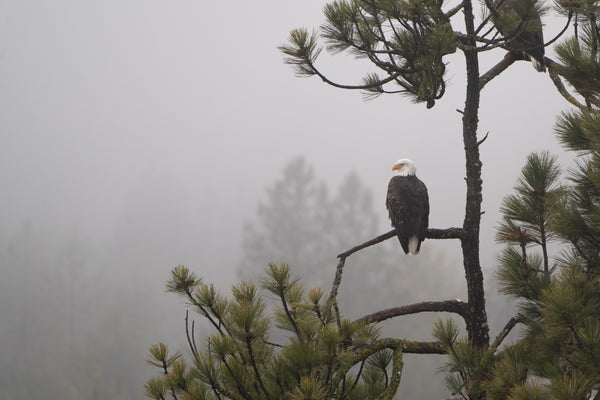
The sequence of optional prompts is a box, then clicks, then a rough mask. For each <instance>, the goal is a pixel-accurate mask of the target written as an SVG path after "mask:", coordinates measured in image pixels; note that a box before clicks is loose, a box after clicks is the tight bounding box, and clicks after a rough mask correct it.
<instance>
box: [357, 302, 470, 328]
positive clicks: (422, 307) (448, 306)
mask: <svg viewBox="0 0 600 400" xmlns="http://www.w3.org/2000/svg"><path fill="white" fill-rule="evenodd" d="M422 312H449V313H455V314H458V315H460V316H462V317H463V318H466V316H467V303H465V302H464V301H461V300H445V301H424V302H422V303H415V304H409V305H406V306H401V307H393V308H388V309H386V310H382V311H377V312H375V313H373V314H369V315H365V316H364V317H361V318H359V319H357V320H356V321H354V322H357V323H358V322H366V323H367V324H371V323H373V322H381V321H385V320H386V319H390V318H394V317H398V316H401V315H409V314H418V313H422Z"/></svg>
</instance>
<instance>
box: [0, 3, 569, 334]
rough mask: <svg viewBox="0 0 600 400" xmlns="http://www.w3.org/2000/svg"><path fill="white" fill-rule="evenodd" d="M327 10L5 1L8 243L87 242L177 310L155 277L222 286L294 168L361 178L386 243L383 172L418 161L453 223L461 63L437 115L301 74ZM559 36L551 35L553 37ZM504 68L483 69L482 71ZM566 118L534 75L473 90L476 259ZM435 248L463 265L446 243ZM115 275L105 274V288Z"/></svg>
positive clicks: (326, 64)
mask: <svg viewBox="0 0 600 400" xmlns="http://www.w3.org/2000/svg"><path fill="white" fill-rule="evenodd" d="M323 4H324V3H323V1H316V0H304V1H286V0H283V1H282V0H265V1H258V2H246V1H212V2H206V1H198V0H196V1H183V0H182V1H175V2H173V1H156V0H145V1H133V0H119V1H93V2H92V1H74V0H73V1H64V0H63V1H61V0H57V1H53V2H35V1H12V2H10V1H0V38H1V39H0V92H1V93H2V96H0V121H1V126H2V129H1V131H0V186H1V187H2V188H3V194H2V198H1V205H2V207H0V220H1V221H2V224H1V227H0V240H6V239H7V238H9V237H11V235H12V234H13V233H14V232H15V231H17V230H18V229H19V227H21V226H22V225H23V224H24V223H30V224H31V225H32V226H33V227H34V229H36V230H38V231H40V232H42V233H43V234H47V235H51V236H54V235H56V236H60V235H75V236H77V237H79V238H80V240H82V241H85V242H87V243H89V244H90V246H91V247H92V248H93V249H94V253H93V254H94V256H95V257H98V259H99V260H103V259H104V260H112V259H111V258H110V257H111V255H110V254H105V249H107V248H114V246H115V242H118V244H119V246H120V247H119V248H120V249H121V250H120V251H122V253H120V254H122V257H123V258H122V260H128V262H127V263H125V262H123V263H121V264H118V263H117V264H118V265H119V268H120V272H121V273H125V274H130V275H135V274H147V275H149V276H150V277H149V278H147V279H146V280H145V281H144V282H145V283H144V284H146V285H148V286H149V287H148V289H147V290H148V291H150V292H154V291H155V292H157V293H158V294H157V296H160V297H159V299H160V300H157V301H163V300H164V299H166V298H169V299H170V298H171V297H167V295H164V294H163V293H162V291H163V287H164V286H163V285H164V281H165V279H166V278H167V276H168V271H169V270H170V268H171V267H172V266H174V265H176V264H180V263H184V264H186V265H188V266H189V267H191V268H192V269H194V270H195V271H197V272H198V273H199V274H200V275H202V276H203V277H205V278H206V280H208V281H213V282H216V283H217V284H218V285H220V286H223V287H225V286H226V285H228V284H229V282H230V281H231V280H232V279H233V278H234V273H233V267H234V266H235V263H236V262H237V261H238V257H239V247H240V233H241V227H242V223H243V222H245V221H249V220H251V219H252V218H253V217H254V215H255V210H256V205H257V202H258V201H259V200H260V199H261V198H262V195H263V193H264V187H265V185H267V184H269V183H271V182H272V181H273V180H274V179H275V178H277V177H278V176H279V173H280V170H281V168H282V166H283V165H284V164H285V163H286V162H287V161H288V160H290V159H291V158H292V157H294V156H297V155H304V156H306V158H307V160H308V161H309V163H311V164H313V165H314V166H315V169H316V172H317V174H318V175H319V176H322V177H324V178H326V179H327V180H328V181H329V182H331V183H332V184H337V183H338V182H339V181H340V180H341V179H342V178H343V177H344V176H346V175H347V173H348V172H349V171H350V170H356V171H357V172H358V173H359V175H360V177H361V178H362V179H363V180H364V181H366V182H367V183H368V184H369V185H370V187H371V188H372V189H373V190H374V192H375V202H376V203H377V204H380V205H381V223H380V226H381V227H382V229H385V230H387V229H388V226H389V223H388V220H387V216H386V214H385V205H384V203H385V200H384V198H385V191H386V187H387V182H388V180H389V178H390V176H391V174H390V172H391V166H392V164H393V163H394V162H395V161H396V160H397V159H399V158H403V157H407V158H411V159H413V160H414V161H415V162H416V163H417V169H418V175H419V177H420V178H421V179H422V180H423V181H424V182H425V183H426V184H427V186H428V188H429V193H430V198H431V218H430V225H431V226H432V227H436V228H444V227H448V226H457V225H460V224H461V223H462V217H463V210H464V188H465V185H464V181H463V176H464V153H463V145H462V132H461V125H460V114H458V113H457V112H456V109H461V108H462V107H463V102H464V98H463V96H464V91H465V89H464V76H463V73H462V67H463V61H462V57H461V55H460V54H458V55H454V56H451V57H448V61H450V66H449V73H448V77H449V78H450V84H449V86H448V89H447V94H446V96H445V97H444V98H443V99H442V100H441V101H439V102H438V103H437V104H436V106H435V107H434V108H433V109H431V110H427V109H426V108H425V106H424V105H423V104H419V105H414V104H411V103H410V102H409V101H408V99H406V98H403V97H401V96H393V97H381V98H379V99H376V100H373V101H369V102H365V101H364V100H363V99H362V96H361V94H360V93H359V92H351V91H342V90H339V89H334V88H331V87H327V86H325V84H323V83H322V82H321V81H320V80H319V79H318V78H311V79H299V78H296V77H295V76H294V73H293V70H292V69H291V67H289V66H287V65H284V64H283V62H282V56H281V54H280V53H279V52H278V50H277V46H278V45H280V44H282V43H283V42H285V40H286V39H287V36H288V32H289V30H290V29H292V28H296V27H302V26H306V27H309V28H312V27H315V28H316V27H317V26H318V25H319V24H320V23H321V22H322V12H321V8H322V6H323ZM559 30H560V26H557V24H555V23H553V24H549V26H547V28H546V31H545V35H546V38H547V39H549V38H550V37H552V36H553V34H554V33H556V32H558V31H559ZM503 55H504V51H503V50H496V51H494V52H492V53H490V54H489V55H488V56H486V58H485V59H484V60H483V62H482V66H481V70H482V72H483V71H485V70H487V69H488V68H489V67H491V66H492V65H493V64H494V63H495V62H497V61H498V60H500V59H501V58H502V57H503ZM321 65H322V69H323V71H324V72H328V73H330V75H331V77H332V78H334V79H335V80H338V81H341V82H343V83H357V82H359V80H360V78H361V77H362V74H361V72H362V71H371V70H370V69H369V67H368V66H367V67H366V69H365V68H363V67H364V64H360V65H358V66H357V65H356V64H352V60H351V59H349V58H347V57H344V56H340V57H336V58H335V59H333V60H332V59H330V58H329V57H327V56H323V57H322V64H321ZM567 108H568V104H567V103H566V102H565V101H564V100H563V99H562V98H561V97H560V96H559V95H558V94H557V93H556V91H555V89H554V87H553V86H552V84H551V81H550V80H549V77H548V75H547V74H541V73H537V72H535V70H534V69H533V67H532V66H531V65H530V64H529V63H526V62H518V63H516V64H515V65H513V66H512V67H511V68H510V69H509V70H508V71H506V72H505V73H504V74H502V75H501V76H500V77H498V78H496V80H494V81H493V82H491V83H490V84H489V85H488V86H487V87H486V88H485V90H484V92H483V93H482V101H481V113H480V132H481V135H482V136H483V134H485V132H488V131H489V132H490V135H489V138H488V140H487V141H486V142H485V144H484V145H483V146H482V148H481V152H482V159H483V168H484V175H483V179H484V188H485V189H484V207H483V208H484V210H485V211H486V214H485V215H484V217H483V222H482V224H483V225H482V227H483V234H482V252H483V256H484V257H483V259H484V260H483V261H484V263H486V264H489V263H491V261H492V260H493V256H494V255H495V254H496V252H497V251H498V250H499V248H495V247H492V245H493V231H492V227H493V226H495V224H496V221H497V220H498V213H497V209H498V206H499V203H500V201H501V200H502V197H503V196H504V195H506V194H507V193H508V192H509V191H510V190H511V188H512V187H513V185H514V183H515V182H516V179H517V176H518V174H519V171H520V168H521V166H522V164H523V162H524V160H525V156H526V155H527V154H528V153H529V152H531V151H536V150H543V149H550V150H551V151H553V152H554V153H558V152H560V147H559V146H558V144H557V142H556V140H555V138H554V135H553V131H552V129H553V124H554V119H555V116H556V115H557V114H558V113H559V112H560V111H561V110H564V109H567ZM570 157H571V156H570V155H564V154H563V155H561V160H563V161H568V160H569V158H570ZM565 165H566V163H565ZM366 239H369V238H357V243H359V242H362V241H364V240H366ZM428 246H431V247H434V246H437V244H436V243H435V242H432V241H430V242H426V243H425V244H424V249H427V247H428ZM440 246H446V247H448V248H449V250H448V251H449V254H451V255H457V254H458V251H457V248H458V247H457V245H456V244H451V245H448V244H440ZM341 250H344V249H335V250H334V252H333V255H335V254H337V253H338V252H339V251H341ZM143 253H148V254H151V255H152V260H153V261H152V262H150V263H149V262H148V261H147V260H146V259H145V258H144V257H143V256H140V257H138V255H140V254H143ZM140 259H144V260H145V261H144V263H142V262H140V261H139V260H140ZM113 264H114V263H113ZM0 268H2V269H4V268H10V266H8V265H2V266H0ZM115 268H117V267H116V266H112V267H111V265H107V266H106V267H103V270H102V272H101V273H102V274H103V276H105V278H104V279H106V282H110V280H111V278H110V276H111V274H114V273H115V270H114V269H115ZM332 268H333V265H332ZM124 269H127V270H126V271H124ZM99 273H100V272H99ZM457 273H458V274H462V271H461V270H457ZM104 274H105V275H104ZM115 279H116V278H115ZM177 320H178V321H179V319H177ZM164 329H165V331H166V330H168V329H169V327H164ZM161 334H162V333H161V332H157V335H161ZM157 339H158V338H157Z"/></svg>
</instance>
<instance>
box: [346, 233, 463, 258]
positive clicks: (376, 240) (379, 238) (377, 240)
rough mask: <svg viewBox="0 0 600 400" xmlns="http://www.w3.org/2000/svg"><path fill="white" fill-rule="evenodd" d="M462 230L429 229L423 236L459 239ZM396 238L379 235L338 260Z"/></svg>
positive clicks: (347, 251) (390, 234)
mask: <svg viewBox="0 0 600 400" xmlns="http://www.w3.org/2000/svg"><path fill="white" fill-rule="evenodd" d="M462 233H463V230H462V229H461V228H448V229H434V228H430V229H428V230H427V234H426V235H425V237H426V238H428V239H460V238H461V237H462ZM394 236H396V231H395V230H391V231H389V232H387V233H384V234H382V235H379V236H377V237H375V238H373V239H371V240H369V241H366V242H364V243H363V244H360V245H358V246H355V247H353V248H351V249H350V250H346V251H345V252H343V253H340V254H338V255H337V257H338V258H346V257H348V256H350V255H352V254H353V253H356V252H357V251H360V250H362V249H365V248H367V247H370V246H373V245H376V244H377V243H381V242H383V241H385V240H388V239H389V238H392V237H394Z"/></svg>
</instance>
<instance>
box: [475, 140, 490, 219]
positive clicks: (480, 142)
mask: <svg viewBox="0 0 600 400" xmlns="http://www.w3.org/2000/svg"><path fill="white" fill-rule="evenodd" d="M489 134H490V132H489V131H488V132H486V134H485V136H484V137H483V138H482V139H481V140H480V141H478V142H477V147H479V146H481V144H482V143H483V142H485V139H487V138H488V135H489ZM482 214H483V213H482Z"/></svg>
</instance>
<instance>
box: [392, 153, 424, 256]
mask: <svg viewBox="0 0 600 400" xmlns="http://www.w3.org/2000/svg"><path fill="white" fill-rule="evenodd" d="M392 172H394V176H393V177H392V179H391V180H390V183H389V185H388V192H387V200H386V202H385V205H386V206H387V209H388V212H389V214H390V219H391V221H392V226H393V227H394V229H396V235H397V236H398V240H400V244H401V245H402V249H403V250H404V253H405V254H409V253H410V254H413V255H417V254H419V249H420V248H421V242H422V241H423V240H425V233H426V232H427V226H428V225H429V196H428V194H427V187H426V186H425V184H424V183H423V182H421V181H420V180H419V178H417V177H416V176H415V174H416V172H417V168H416V167H415V163H414V162H412V161H411V160H407V159H405V158H404V159H401V160H398V162H396V164H394V166H393V167H392Z"/></svg>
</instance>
